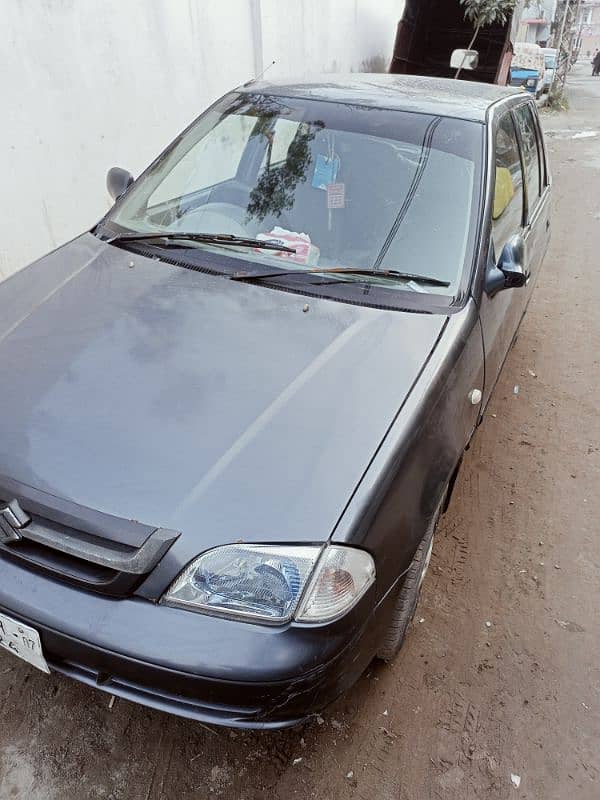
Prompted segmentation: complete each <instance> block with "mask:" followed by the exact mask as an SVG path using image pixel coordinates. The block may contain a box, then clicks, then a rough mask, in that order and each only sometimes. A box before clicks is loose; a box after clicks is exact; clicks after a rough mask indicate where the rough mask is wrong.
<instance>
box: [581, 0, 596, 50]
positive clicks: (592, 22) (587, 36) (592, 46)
mask: <svg viewBox="0 0 600 800" xmlns="http://www.w3.org/2000/svg"><path fill="white" fill-rule="evenodd" d="M579 35H580V42H581V47H580V51H579V52H580V54H581V56H580V57H582V58H583V57H586V56H590V57H591V56H593V55H594V53H595V52H596V50H598V49H600V0H586V2H585V4H584V5H583V6H582V7H581V10H580V16H579Z"/></svg>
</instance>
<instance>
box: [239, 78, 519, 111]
mask: <svg viewBox="0 0 600 800" xmlns="http://www.w3.org/2000/svg"><path fill="white" fill-rule="evenodd" d="M238 91H242V92H247V93H256V92H259V93H261V94H270V95H274V96H278V97H297V98H302V99H306V100H320V101H322V102H329V103H351V104H353V105H360V106H376V107H381V108H391V109H397V110H399V111H419V112H421V113H425V114H436V115H439V116H444V117H456V118H458V119H468V120H474V121H476V122H484V121H485V119H486V114H487V110H488V108H489V107H490V106H492V105H494V103H497V102H498V101H500V100H505V99H508V98H510V97H514V96H521V97H522V96H523V92H522V91H521V90H520V89H515V88H514V87H509V86H508V87H507V86H497V85H496V84H491V83H477V82H475V81H463V80H451V79H449V78H429V77H426V76H421V75H390V74H387V73H368V72H364V73H351V74H348V75H340V74H337V73H336V74H325V75H317V76H315V77H310V78H301V79H299V80H297V81H264V80H263V81H251V82H249V83H247V84H244V86H242V87H241V88H240V89H239V90H238Z"/></svg>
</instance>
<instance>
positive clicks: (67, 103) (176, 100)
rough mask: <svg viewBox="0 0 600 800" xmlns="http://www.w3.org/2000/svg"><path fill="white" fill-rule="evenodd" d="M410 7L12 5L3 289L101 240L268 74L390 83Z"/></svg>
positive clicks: (295, 1)
mask: <svg viewBox="0 0 600 800" xmlns="http://www.w3.org/2000/svg"><path fill="white" fill-rule="evenodd" d="M403 8H404V3H403V2H402V0H377V2H372V0H285V2H283V0H86V2H74V1H73V0H27V2H22V1H21V0H3V2H2V26H1V29H0V30H1V33H0V96H1V97H2V104H3V124H2V126H1V127H0V174H1V175H2V185H3V189H4V203H3V205H2V214H1V215H0V279H2V278H3V277H6V276H7V275H9V274H10V273H11V272H13V271H14V270H15V269H17V268H18V267H20V266H23V265H24V264H26V263H28V262H29V261H31V260H33V259H34V258H36V257H38V256H40V255H42V254H43V253H44V252H46V251H48V250H51V249H53V248H54V247H56V246H57V245H59V244H61V243H63V242H64V241H66V240H68V239H70V238H71V237H73V236H75V235H77V234H78V233H80V232H81V231H83V230H85V229H86V228H89V227H91V226H92V225H93V224H94V223H95V222H97V220H98V219H99V218H100V217H101V216H102V215H103V214H104V213H105V212H106V210H107V208H108V206H109V201H108V195H107V192H106V189H105V175H106V171H107V169H108V168H109V167H111V166H113V165H115V164H118V165H120V166H123V167H126V168H127V169H129V170H130V171H131V172H132V173H133V174H134V175H138V174H139V172H140V171H141V170H142V169H143V168H144V167H145V166H146V165H147V164H148V163H149V162H150V161H151V159H152V158H153V157H154V156H156V155H157V154H158V153H159V152H160V151H161V150H162V149H163V148H164V147H165V146H166V145H167V144H168V143H169V142H170V141H171V139H173V138H174V137H175V136H176V135H177V134H178V133H179V131H180V130H181V129H182V128H183V127H184V126H186V125H187V124H189V123H190V122H191V121H192V120H193V119H194V118H195V117H196V116H197V115H198V114H199V113H200V112H201V111H202V110H203V109H204V108H205V107H206V106H207V105H208V104H209V103H211V102H212V101H213V100H215V99H216V98H217V97H219V96H220V95H221V94H223V93H224V92H226V91H227V90H228V89H231V88H232V87H235V86H238V85H240V84H241V83H244V82H246V81H247V80H249V79H250V78H252V77H253V76H256V75H258V74H260V73H261V72H262V71H263V69H264V68H265V67H266V66H267V65H268V64H270V63H271V62H272V61H273V60H275V61H276V64H275V66H274V67H272V69H271V70H270V71H269V73H268V74H269V76H270V77H271V76H272V77H277V76H281V75H295V76H296V77H301V76H303V75H306V74H307V73H309V72H349V71H359V70H362V71H377V70H385V69H386V68H387V66H388V64H389V61H390V58H391V54H392V48H393V44H394V36H395V33H396V26H397V24H398V21H399V19H400V17H401V15H402V12H403Z"/></svg>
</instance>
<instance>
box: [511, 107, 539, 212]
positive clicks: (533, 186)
mask: <svg viewBox="0 0 600 800" xmlns="http://www.w3.org/2000/svg"><path fill="white" fill-rule="evenodd" d="M515 117H516V118H517V124H518V126H519V132H520V134H521V141H522V143H523V160H524V162H525V175H526V178H527V202H528V206H529V217H530V218H531V215H532V214H533V213H534V212H535V209H536V208H537V205H538V203H539V201H540V196H541V193H542V187H541V170H540V153H539V145H538V137H537V129H536V125H535V121H534V119H533V114H532V113H531V109H530V108H529V106H528V105H524V106H519V108H517V109H516V111H515Z"/></svg>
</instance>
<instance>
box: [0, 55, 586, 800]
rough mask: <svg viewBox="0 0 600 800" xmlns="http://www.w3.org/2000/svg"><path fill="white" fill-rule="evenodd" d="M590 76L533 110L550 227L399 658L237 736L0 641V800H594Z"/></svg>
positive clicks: (581, 71) (578, 76) (578, 77)
mask: <svg viewBox="0 0 600 800" xmlns="http://www.w3.org/2000/svg"><path fill="white" fill-rule="evenodd" d="M588 74H589V73H588V68H587V65H585V66H581V67H577V68H576V69H575V71H574V74H573V75H572V77H571V79H570V87H571V88H570V94H571V108H570V111H568V112H564V113H560V114H557V113H551V112H546V113H544V124H545V127H546V130H547V133H548V137H549V138H548V141H549V145H550V149H551V157H552V163H553V170H554V178H555V187H554V202H555V216H554V222H553V241H552V244H551V248H550V251H549V253H548V255H547V258H546V263H545V268H544V271H543V273H542V276H541V279H540V282H539V285H538V287H537V289H536V291H535V293H534V297H533V301H532V304H531V307H530V310H529V314H528V316H527V318H526V320H525V323H524V326H523V328H522V331H521V334H520V337H519V340H518V341H517V344H516V346H515V348H514V349H513V351H512V353H511V354H510V356H509V359H508V362H507V364H506V366H505V369H504V372H503V375H502V377H501V380H500V383H499V385H498V387H497V389H496V392H495V395H494V397H493V398H492V401H491V404H490V407H489V410H488V413H487V418H486V421H485V423H484V424H483V425H482V427H481V428H480V429H479V432H478V434H477V436H476V439H475V441H474V444H473V446H472V448H471V450H470V451H469V453H468V454H467V457H466V460H465V464H464V467H463V470H462V473H461V475H460V479H459V482H458V486H457V490H456V492H455V495H454V497H453V500H452V504H451V507H450V509H449V512H448V513H447V514H446V517H445V518H444V522H443V524H442V527H441V530H440V532H439V535H438V537H437V539H436V544H435V549H434V553H433V559H432V568H431V570H430V572H429V575H428V578H427V581H426V584H425V587H424V594H423V598H422V601H421V604H420V606H419V609H418V611H417V617H416V620H417V621H416V623H415V626H414V628H413V630H412V632H411V633H410V635H409V639H408V642H407V645H406V647H405V648H404V650H403V652H402V653H401V654H400V656H399V657H398V659H397V660H396V662H395V663H394V664H393V665H392V666H391V667H385V666H381V665H379V666H373V667H372V668H371V669H370V671H369V672H368V673H367V674H365V676H364V677H363V678H362V680H361V681H360V682H359V684H358V685H357V686H356V687H355V689H354V690H352V691H351V692H349V693H348V694H347V695H346V696H345V697H344V698H342V699H341V700H340V701H338V702H337V703H336V704H335V705H334V706H332V707H331V708H330V709H328V711H327V712H326V713H325V714H324V715H323V718H322V719H321V718H319V719H317V720H315V721H314V722H312V723H311V724H310V725H306V726H305V727H304V728H302V729H299V730H293V731H287V732H279V733H264V734H255V733H240V732H228V731H222V730H216V731H212V730H210V729H208V728H205V727H202V726H200V725H198V724H195V723H191V722H187V721H182V720H179V719H176V718H173V717H169V716H167V715H164V714H161V713H158V712H152V711H148V710H146V709H143V708H140V707H137V706H135V705H132V704H130V703H127V702H125V701H121V700H118V701H117V702H116V704H115V705H114V707H113V708H112V710H111V709H109V708H108V698H107V696H106V695H104V694H102V693H100V692H96V691H93V690H91V689H89V688H86V687H83V686H80V685H78V684H76V683H73V682H71V681H69V680H67V679H63V678H61V677H57V676H52V677H51V678H47V677H46V676H44V675H42V674H41V673H37V672H35V671H34V670H33V669H29V668H28V667H27V666H25V665H21V664H20V663H17V662H16V661H14V660H13V659H12V657H11V656H9V655H8V654H0V698H1V700H0V798H1V800H14V799H15V798H23V799H24V800H81V799H82V798H86V799H87V798H107V799H108V798H110V800H159V798H160V799H162V800H191V798H198V799H202V800H204V798H223V799H224V800H258V798H269V800H279V799H281V800H289V798H303V799H304V798H312V797H315V798H323V799H324V800H337V799H338V798H344V800H354V799H355V798H356V799H357V800H358V799H360V800H428V799H429V798H444V800H446V798H447V799H448V800H454V799H455V798H456V799H457V800H458V798H460V800H465V798H466V799H467V800H469V799H470V798H493V800H496V799H498V800H499V799H500V798H530V799H531V800H588V799H589V800H597V798H599V797H600V614H599V613H598V605H599V600H600V543H599V539H598V519H599V518H600V491H599V489H600V415H599V410H598V409H599V404H598V392H599V390H600V368H599V363H598V361H599V357H600V311H599V309H600V279H599V277H598V276H597V275H596V273H595V272H594V270H597V269H600V191H599V189H598V187H599V186H600V78H598V79H596V80H594V79H592V78H591V77H588ZM582 132H583V133H584V134H585V133H586V132H589V133H588V135H587V136H586V135H584V136H577V134H580V133H582ZM591 133H595V134H596V135H595V136H593V135H590V134H591ZM594 192H597V194H594ZM515 386H518V387H519V390H518V393H517V394H515V391H514V387H515ZM511 775H512V776H515V777H514V778H513V779H511ZM516 776H519V777H520V786H519V787H518V788H517V787H516V785H515V784H516V783H518V782H519V781H518V779H517V777H516Z"/></svg>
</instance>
